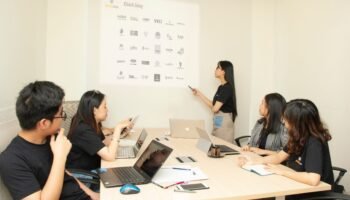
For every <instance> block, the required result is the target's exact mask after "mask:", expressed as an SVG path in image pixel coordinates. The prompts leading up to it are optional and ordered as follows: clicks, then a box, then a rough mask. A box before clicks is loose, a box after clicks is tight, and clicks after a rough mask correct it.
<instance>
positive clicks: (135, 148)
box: [116, 129, 147, 158]
mask: <svg viewBox="0 0 350 200" xmlns="http://www.w3.org/2000/svg"><path fill="white" fill-rule="evenodd" d="M146 137H147V131H146V130H145V129H142V131H141V134H140V136H139V138H138V139H137V141H136V143H135V144H134V145H131V146H118V150H117V154H116V158H135V157H136V155H137V153H138V152H139V151H140V149H141V146H142V144H143V143H144V142H145V140H146Z"/></svg>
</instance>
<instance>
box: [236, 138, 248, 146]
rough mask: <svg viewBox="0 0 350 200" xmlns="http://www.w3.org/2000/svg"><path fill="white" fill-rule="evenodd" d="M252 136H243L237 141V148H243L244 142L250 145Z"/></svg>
mask: <svg viewBox="0 0 350 200" xmlns="http://www.w3.org/2000/svg"><path fill="white" fill-rule="evenodd" d="M249 138H250V135H243V136H240V137H238V138H236V139H235V142H236V144H237V146H239V147H242V144H243V142H246V143H248V141H249Z"/></svg>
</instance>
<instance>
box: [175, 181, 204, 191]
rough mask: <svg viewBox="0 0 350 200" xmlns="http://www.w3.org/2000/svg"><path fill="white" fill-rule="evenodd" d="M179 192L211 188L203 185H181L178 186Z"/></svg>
mask: <svg viewBox="0 0 350 200" xmlns="http://www.w3.org/2000/svg"><path fill="white" fill-rule="evenodd" d="M176 189H177V190H204V189H209V187H208V186H207V185H205V184H203V183H191V184H181V185H177V186H176Z"/></svg>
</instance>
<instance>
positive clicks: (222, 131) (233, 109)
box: [192, 61, 237, 143]
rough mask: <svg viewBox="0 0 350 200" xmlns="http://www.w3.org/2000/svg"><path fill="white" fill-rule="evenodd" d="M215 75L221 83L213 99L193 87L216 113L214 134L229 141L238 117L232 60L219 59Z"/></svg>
mask: <svg viewBox="0 0 350 200" xmlns="http://www.w3.org/2000/svg"><path fill="white" fill-rule="evenodd" d="M215 77H216V78H217V79H219V80H220V82H221V84H220V86H219V87H218V90H217V91H216V93H215V95H214V98H213V101H211V100H209V99H208V98H207V97H206V96H204V95H203V93H202V92H201V91H199V90H198V89H192V92H193V94H194V95H196V96H198V97H199V98H200V99H201V100H202V101H203V102H204V103H205V104H206V105H207V106H208V107H209V108H210V109H211V111H212V112H213V113H214V118H213V123H214V124H213V132H212V134H213V135H215V136H217V137H220V138H222V139H224V140H226V141H228V142H231V143H232V142H233V139H234V130H233V128H234V127H233V123H234V121H235V119H236V117H237V106H236V90H235V82H234V73H233V65H232V63H231V62H230V61H219V63H218V64H217V67H216V70H215Z"/></svg>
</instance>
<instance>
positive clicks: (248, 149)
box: [241, 145, 250, 151]
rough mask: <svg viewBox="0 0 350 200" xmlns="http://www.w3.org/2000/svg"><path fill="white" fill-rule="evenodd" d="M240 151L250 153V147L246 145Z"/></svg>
mask: <svg viewBox="0 0 350 200" xmlns="http://www.w3.org/2000/svg"><path fill="white" fill-rule="evenodd" d="M241 149H242V151H250V147H249V146H248V145H245V146H243V147H242V148H241Z"/></svg>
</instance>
